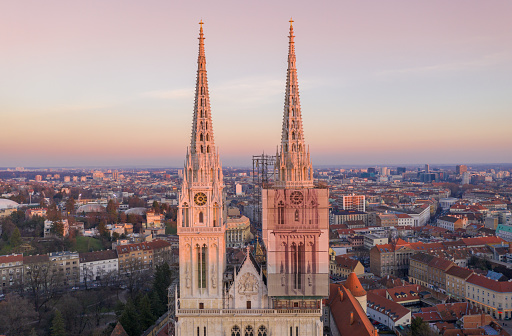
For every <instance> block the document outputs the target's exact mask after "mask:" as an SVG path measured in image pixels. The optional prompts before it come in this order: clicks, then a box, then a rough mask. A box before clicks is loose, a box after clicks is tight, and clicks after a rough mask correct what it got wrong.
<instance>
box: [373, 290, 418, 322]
mask: <svg viewBox="0 0 512 336" xmlns="http://www.w3.org/2000/svg"><path fill="white" fill-rule="evenodd" d="M368 308H370V309H373V310H376V311H378V312H381V313H383V314H386V315H387V316H388V317H389V318H391V319H392V320H393V321H397V320H399V319H401V318H402V317H404V316H405V315H407V314H409V313H410V312H411V311H410V310H409V309H407V308H405V307H404V306H402V305H401V304H399V303H396V302H394V301H391V300H389V299H386V298H385V297H382V296H380V295H375V294H373V293H368Z"/></svg>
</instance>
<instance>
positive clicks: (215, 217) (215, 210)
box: [213, 203, 220, 226]
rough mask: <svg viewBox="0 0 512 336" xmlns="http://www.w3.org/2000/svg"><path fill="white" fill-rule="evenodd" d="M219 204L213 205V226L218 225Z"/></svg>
mask: <svg viewBox="0 0 512 336" xmlns="http://www.w3.org/2000/svg"><path fill="white" fill-rule="evenodd" d="M219 210H220V209H219V204H217V203H215V204H214V205H213V226H219V223H220V218H219V213H220V211H219Z"/></svg>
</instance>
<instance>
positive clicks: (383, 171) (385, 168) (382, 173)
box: [380, 167, 389, 176]
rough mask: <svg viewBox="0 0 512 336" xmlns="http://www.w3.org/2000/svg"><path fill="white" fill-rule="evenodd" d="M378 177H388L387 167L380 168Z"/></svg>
mask: <svg viewBox="0 0 512 336" xmlns="http://www.w3.org/2000/svg"><path fill="white" fill-rule="evenodd" d="M380 175H382V176H388V175H389V169H388V167H381V168H380Z"/></svg>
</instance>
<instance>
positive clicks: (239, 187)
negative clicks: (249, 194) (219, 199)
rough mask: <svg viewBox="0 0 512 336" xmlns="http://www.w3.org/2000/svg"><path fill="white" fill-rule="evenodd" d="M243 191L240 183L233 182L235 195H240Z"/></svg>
mask: <svg viewBox="0 0 512 336" xmlns="http://www.w3.org/2000/svg"><path fill="white" fill-rule="evenodd" d="M243 193H244V192H243V191H242V185H241V184H239V183H237V184H235V194H236V195H237V196H241V195H243Z"/></svg>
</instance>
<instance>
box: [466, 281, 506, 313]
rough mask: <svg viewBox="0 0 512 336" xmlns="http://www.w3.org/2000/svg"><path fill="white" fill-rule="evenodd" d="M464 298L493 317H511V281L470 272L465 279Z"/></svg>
mask: <svg viewBox="0 0 512 336" xmlns="http://www.w3.org/2000/svg"><path fill="white" fill-rule="evenodd" d="M466 300H467V301H468V302H469V303H470V304H471V306H472V307H476V308H480V309H481V310H483V311H484V312H486V313H487V314H489V315H491V316H493V317H495V318H499V319H502V318H511V317H512V282H509V281H496V280H491V279H489V278H487V277H484V276H482V275H478V274H472V275H471V276H470V277H469V278H468V279H467V280H466Z"/></svg>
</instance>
